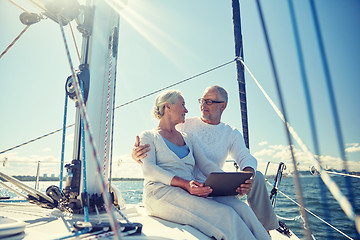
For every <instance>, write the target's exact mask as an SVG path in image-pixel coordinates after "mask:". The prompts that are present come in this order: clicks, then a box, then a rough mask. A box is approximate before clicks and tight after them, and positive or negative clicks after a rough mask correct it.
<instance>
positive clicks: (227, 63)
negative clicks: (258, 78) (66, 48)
mask: <svg viewBox="0 0 360 240" xmlns="http://www.w3.org/2000/svg"><path fill="white" fill-rule="evenodd" d="M237 60H238V59H237V58H235V59H234V60H231V61H229V62H226V63H223V64H221V65H219V66H216V67H213V68H210V69H208V70H206V71H204V72H201V73H199V74H196V75H194V76H192V77H189V78H186V79H183V80H181V81H179V82H176V83H174V84H171V85H169V86H167V87H164V88H161V89H159V90H156V91H154V92H151V93H149V94H146V95H144V96H142V97H139V98H136V99H134V100H131V101H129V102H126V103H124V104H121V105H119V106H117V107H115V108H114V109H113V110H116V109H118V108H120V107H123V106H126V105H129V104H131V103H134V102H136V101H139V100H141V99H144V98H146V97H149V96H151V95H153V94H155V93H158V92H161V91H162V90H165V89H168V88H170V87H173V86H175V85H179V84H181V83H184V82H186V81H189V80H192V79H195V78H197V77H199V76H201V75H204V74H206V73H209V72H211V71H214V70H216V69H219V68H221V67H224V66H226V65H229V64H230V63H233V62H235V61H237ZM73 126H75V124H74V123H73V124H71V125H68V126H66V128H70V127H73ZM62 130H63V128H60V129H57V130H54V131H52V132H50V133H47V134H44V135H42V136H39V137H37V138H34V139H32V140H29V141H27V142H24V143H21V144H19V145H16V146H14V147H11V148H8V149H5V150H3V151H1V152H0V154H3V153H6V152H8V151H11V150H14V149H16V148H18V147H21V146H24V145H26V144H29V143H32V142H35V141H37V140H40V139H42V138H45V137H48V136H50V135H53V134H55V133H57V132H60V131H62Z"/></svg>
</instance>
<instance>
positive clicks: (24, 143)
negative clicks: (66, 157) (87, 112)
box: [0, 124, 75, 154]
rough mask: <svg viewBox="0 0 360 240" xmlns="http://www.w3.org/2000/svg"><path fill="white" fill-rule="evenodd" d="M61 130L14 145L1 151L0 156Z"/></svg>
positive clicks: (71, 125)
mask: <svg viewBox="0 0 360 240" xmlns="http://www.w3.org/2000/svg"><path fill="white" fill-rule="evenodd" d="M74 125H75V124H70V125H68V126H66V128H70V127H73V126H74ZM62 130H63V128H60V129H57V130H55V131H52V132H49V133H46V134H44V135H42V136H39V137H37V138H34V139H31V140H29V141H26V142H23V143H21V144H19V145H16V146H14V147H11V148H8V149H5V150H3V151H1V152H0V154H3V153H6V152H9V151H12V150H14V149H16V148H19V147H22V146H25V145H27V144H29V143H32V142H35V141H37V140H40V139H42V138H45V137H48V136H50V135H53V134H55V133H57V132H60V131H62Z"/></svg>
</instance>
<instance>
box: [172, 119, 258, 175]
mask: <svg viewBox="0 0 360 240" xmlns="http://www.w3.org/2000/svg"><path fill="white" fill-rule="evenodd" d="M176 128H177V129H178V130H179V131H182V132H185V133H186V134H187V135H188V136H189V137H190V138H191V142H193V143H195V142H196V143H197V144H198V146H197V147H196V148H195V149H194V156H195V159H197V158H198V157H197V154H204V155H205V157H206V158H207V159H208V160H210V161H212V162H213V163H215V164H217V165H218V166H219V168H222V167H223V166H224V164H225V161H226V159H227V158H228V156H230V157H231V158H232V159H234V160H235V161H236V162H237V164H238V165H239V167H240V169H241V170H243V169H244V168H245V167H251V168H253V169H254V170H255V171H256V168H257V160H256V159H255V158H254V157H253V156H252V155H251V154H250V153H249V150H248V149H247V148H246V146H245V142H244V139H243V136H242V134H241V133H240V132H239V131H238V130H237V129H235V128H233V127H231V126H230V125H228V124H225V123H222V122H221V123H219V124H217V125H211V124H207V123H204V122H203V121H202V120H201V119H200V118H199V117H195V118H188V119H186V120H185V123H184V124H178V125H177V126H176ZM200 151H202V153H200ZM195 177H196V179H197V180H199V181H201V182H203V181H205V179H206V176H204V174H202V173H201V171H199V170H198V169H195Z"/></svg>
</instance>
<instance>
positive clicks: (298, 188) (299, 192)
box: [256, 0, 311, 239]
mask: <svg viewBox="0 0 360 240" xmlns="http://www.w3.org/2000/svg"><path fill="white" fill-rule="evenodd" d="M256 3H257V8H258V12H259V16H260V20H261V26H262V29H263V32H264V36H265V41H266V45H267V49H268V53H269V58H270V62H271V66H272V72H273V75H274V81H275V84H276V90H277V94H278V98H279V101H280V106H281V110H282V113H283V117H284V123H285V124H284V127H285V132H286V137H287V141H288V143H289V147H290V151H291V159H292V162H293V166H294V173H295V179H294V182H295V189H296V193H297V197H298V199H299V202H300V203H301V205H302V206H305V205H304V200H303V195H302V190H301V185H300V179H299V173H298V171H297V163H296V160H295V155H294V149H293V145H292V140H291V137H290V131H289V128H288V125H287V123H288V121H287V117H286V115H287V114H286V111H285V105H284V100H283V97H282V92H281V88H280V82H279V78H278V75H277V71H276V67H275V60H274V58H273V53H272V49H271V46H270V41H269V37H268V33H267V28H266V26H265V21H264V16H263V13H262V9H261V5H260V1H259V0H257V1H256ZM299 210H300V213H301V215H302V216H303V218H304V224H305V229H306V230H305V236H306V238H307V239H311V233H310V228H309V226H308V221H307V217H306V213H305V212H304V210H303V209H302V208H300V209H299Z"/></svg>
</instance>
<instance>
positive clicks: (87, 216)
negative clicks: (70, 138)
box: [80, 81, 89, 222]
mask: <svg viewBox="0 0 360 240" xmlns="http://www.w3.org/2000/svg"><path fill="white" fill-rule="evenodd" d="M80 88H81V94H82V96H84V86H83V82H82V81H80ZM80 131H81V149H82V165H83V167H82V170H83V174H82V175H83V193H84V194H85V196H86V197H88V196H87V181H86V154H85V131H84V121H83V120H82V119H81V121H80ZM86 202H87V203H88V200H87V199H86ZM84 221H85V222H89V210H88V206H87V204H84Z"/></svg>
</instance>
